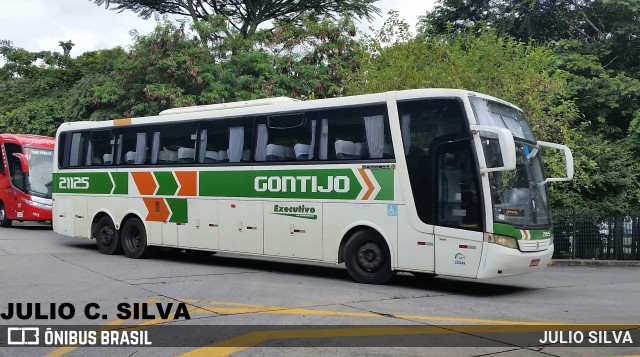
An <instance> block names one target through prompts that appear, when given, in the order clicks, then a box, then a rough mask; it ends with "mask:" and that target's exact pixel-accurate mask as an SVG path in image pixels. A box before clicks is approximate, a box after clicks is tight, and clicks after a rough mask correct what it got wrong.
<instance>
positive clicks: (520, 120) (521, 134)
mask: <svg viewBox="0 0 640 357" xmlns="http://www.w3.org/2000/svg"><path fill="white" fill-rule="evenodd" d="M470 100H471V105H472V106H473V110H474V112H475V114H476V117H477V119H478V124H480V125H486V126H492V127H496V128H505V129H509V131H511V133H513V136H515V137H517V138H521V139H525V140H529V141H532V142H535V141H536V139H535V137H534V136H533V132H532V131H531V128H530V127H529V123H527V119H526V118H525V117H524V114H523V113H522V112H521V111H520V110H518V109H516V108H515V107H511V106H508V105H504V104H502V103H498V102H494V101H490V100H487V99H484V98H479V97H473V98H470Z"/></svg>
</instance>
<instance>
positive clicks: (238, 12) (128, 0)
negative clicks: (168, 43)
mask: <svg viewBox="0 0 640 357" xmlns="http://www.w3.org/2000/svg"><path fill="white" fill-rule="evenodd" d="M376 1H378V0H268V1H265V0H238V1H220V0H93V2H95V3H96V4H97V5H105V7H107V8H109V7H111V6H113V7H112V9H114V10H117V11H120V12H122V11H124V10H131V11H133V12H135V13H137V14H139V15H140V16H142V17H143V18H149V17H150V16H151V15H152V14H153V13H160V14H176V15H184V16H188V17H189V18H191V20H192V21H193V22H194V23H198V22H209V21H210V20H211V19H212V18H215V17H218V18H219V17H222V18H224V19H225V23H228V24H229V26H228V27H229V31H227V30H226V29H227V28H226V27H225V29H224V30H225V31H224V32H225V35H226V36H225V37H227V36H229V35H231V34H232V32H233V30H235V31H236V32H237V33H239V34H240V36H242V37H243V38H248V37H251V36H253V35H255V34H256V32H257V31H258V26H259V25H261V24H263V23H265V22H268V21H279V22H281V23H282V22H286V23H289V24H300V21H299V20H300V19H302V18H304V17H305V16H311V17H315V18H330V19H333V18H334V16H335V14H344V13H348V14H350V15H351V16H354V17H358V18H361V19H362V18H366V19H369V20H370V19H371V18H372V17H373V16H374V15H378V14H379V11H380V10H379V9H378V8H377V7H375V6H374V5H373V3H375V2H376ZM198 33H199V34H200V36H201V40H203V41H206V40H211V39H212V38H211V37H208V36H206V34H207V33H206V32H205V31H200V30H198ZM209 34H210V33H209Z"/></svg>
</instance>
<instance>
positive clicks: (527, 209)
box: [489, 142, 551, 228]
mask: <svg viewBox="0 0 640 357" xmlns="http://www.w3.org/2000/svg"><path fill="white" fill-rule="evenodd" d="M516 159H517V161H516V169H515V170H513V171H499V172H491V173H490V174H489V182H490V184H491V200H492V203H493V219H494V221H495V222H503V223H508V224H512V225H515V226H518V227H523V228H525V227H540V226H544V227H548V226H549V225H550V224H551V218H550V214H549V203H548V200H547V188H546V185H544V184H543V182H544V174H543V171H542V163H541V161H540V155H538V153H537V150H536V149H534V148H533V147H532V146H530V145H528V144H526V143H522V142H516Z"/></svg>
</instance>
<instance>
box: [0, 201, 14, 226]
mask: <svg viewBox="0 0 640 357" xmlns="http://www.w3.org/2000/svg"><path fill="white" fill-rule="evenodd" d="M0 226H2V227H10V226H11V220H10V219H8V218H7V210H6V208H4V203H2V202H0Z"/></svg>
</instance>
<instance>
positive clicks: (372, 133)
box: [364, 115, 384, 159]
mask: <svg viewBox="0 0 640 357" xmlns="http://www.w3.org/2000/svg"><path fill="white" fill-rule="evenodd" d="M364 127H365V130H366V132H367V146H368V147H369V157H370V158H372V159H381V158H382V155H383V154H384V117H383V116H382V115H374V116H371V117H364Z"/></svg>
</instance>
